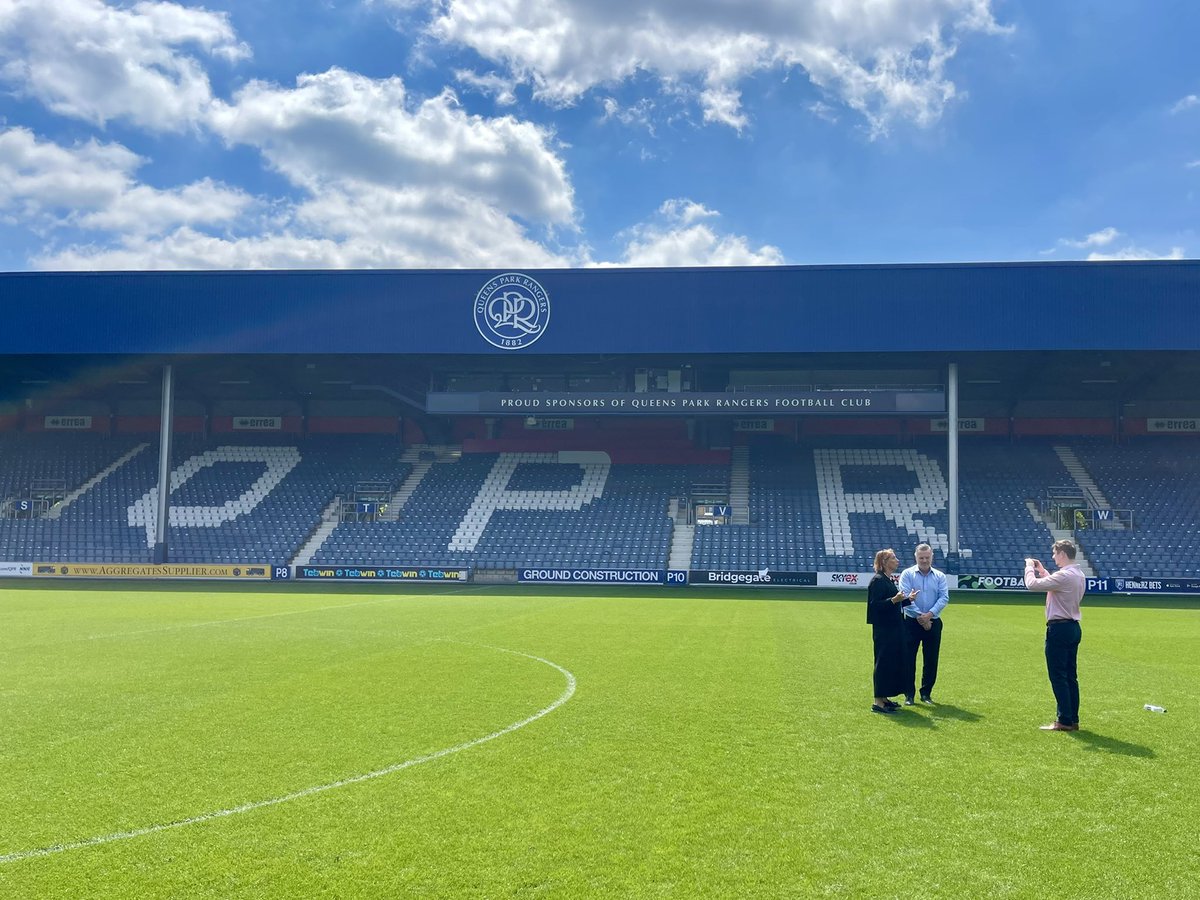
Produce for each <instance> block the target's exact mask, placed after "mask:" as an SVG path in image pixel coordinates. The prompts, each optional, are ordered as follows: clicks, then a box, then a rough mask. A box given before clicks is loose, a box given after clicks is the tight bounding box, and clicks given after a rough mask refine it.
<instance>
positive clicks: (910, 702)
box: [904, 694, 913, 706]
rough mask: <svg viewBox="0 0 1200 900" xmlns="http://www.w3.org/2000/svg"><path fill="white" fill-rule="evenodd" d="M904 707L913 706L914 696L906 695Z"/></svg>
mask: <svg viewBox="0 0 1200 900" xmlns="http://www.w3.org/2000/svg"><path fill="white" fill-rule="evenodd" d="M904 705H905V706H912V705H913V698H912V694H905V695H904Z"/></svg>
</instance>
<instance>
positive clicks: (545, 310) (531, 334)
mask: <svg viewBox="0 0 1200 900" xmlns="http://www.w3.org/2000/svg"><path fill="white" fill-rule="evenodd" d="M474 311H475V327H476V328H477V329H479V334H480V335H481V336H482V337H483V339H484V340H485V341H487V342H488V343H489V344H491V345H492V346H493V347H499V348H500V349H501V350H521V349H523V348H525V347H528V346H529V345H530V344H532V343H533V342H534V341H536V340H537V339H538V338H540V337H541V336H542V335H543V334H544V333H545V331H546V325H547V324H548V323H549V322H550V297H549V296H548V295H547V294H546V289H545V288H543V287H542V286H541V285H540V284H538V283H537V281H535V280H534V279H532V278H530V277H529V276H528V275H522V274H521V273H520V272H505V273H504V274H503V275H497V276H496V277H495V278H493V279H492V280H491V281H489V282H488V283H487V284H485V285H484V286H483V287H482V288H480V289H479V293H478V294H476V295H475V305H474Z"/></svg>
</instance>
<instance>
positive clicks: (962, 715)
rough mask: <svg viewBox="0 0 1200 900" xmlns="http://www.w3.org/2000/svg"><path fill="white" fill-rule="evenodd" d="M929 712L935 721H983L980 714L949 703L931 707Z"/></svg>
mask: <svg viewBox="0 0 1200 900" xmlns="http://www.w3.org/2000/svg"><path fill="white" fill-rule="evenodd" d="M929 710H930V712H931V713H932V715H933V718H935V719H957V720H958V721H960V722H978V721H980V720H981V719H983V716H981V715H980V714H979V713H975V712H971V711H970V710H969V709H963V708H962V707H959V706H952V705H950V704H948V703H938V704H937V705H936V706H931V707H930V708H929Z"/></svg>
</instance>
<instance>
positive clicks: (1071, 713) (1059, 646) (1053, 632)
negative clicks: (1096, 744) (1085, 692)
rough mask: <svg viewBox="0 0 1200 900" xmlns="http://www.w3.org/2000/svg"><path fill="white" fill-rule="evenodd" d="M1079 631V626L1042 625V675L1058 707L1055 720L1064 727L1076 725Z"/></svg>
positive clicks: (1057, 623)
mask: <svg viewBox="0 0 1200 900" xmlns="http://www.w3.org/2000/svg"><path fill="white" fill-rule="evenodd" d="M1081 640H1083V630H1082V629H1081V628H1080V627H1079V623H1078V622H1076V621H1074V620H1072V621H1068V622H1047V623H1046V673H1047V674H1048V675H1049V676H1050V688H1051V690H1053V691H1054V701H1055V703H1057V704H1058V721H1059V722H1061V723H1062V724H1064V725H1078V724H1079V672H1078V667H1077V660H1078V658H1079V642H1080V641H1081Z"/></svg>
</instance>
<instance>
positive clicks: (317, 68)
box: [0, 0, 1200, 270]
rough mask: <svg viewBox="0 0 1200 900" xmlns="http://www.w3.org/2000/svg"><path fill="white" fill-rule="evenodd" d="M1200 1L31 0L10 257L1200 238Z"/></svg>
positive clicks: (3, 169) (915, 255) (4, 107)
mask: <svg viewBox="0 0 1200 900" xmlns="http://www.w3.org/2000/svg"><path fill="white" fill-rule="evenodd" d="M1198 34H1200V5H1197V4H1194V3H1187V2H1172V0H1164V2H1160V3H1154V4H1130V3H1128V2H1123V0H1122V2H1110V0H1096V2H1092V3H1088V4H1073V3H1047V2H1044V0H893V2H888V0H810V2H800V0H736V2H735V0H636V2H635V0H605V2H603V3H601V2H595V0H426V2H419V0H325V2H311V3H297V2H289V3H281V2H274V0H257V2H245V0H243V2H239V3H235V2H210V3H206V4H204V5H193V4H189V3H167V2H158V0H142V2H136V3H118V2H109V3H104V2H101V0H0V270H36V269H51V270H55V269H149V268H162V269H196V268H295V267H304V268H341V267H351V268H372V267H389V268H407V267H463V266H467V267H484V268H495V267H553V266H603V265H651V266H663V265H759V264H781V263H786V264H837V263H872V262H879V263H890V262H944V261H978V260H1043V259H1046V260H1063V259H1114V258H1115V259H1121V258H1125V259H1152V258H1179V257H1196V256H1198V255H1200V226H1198V223H1197V209H1198V206H1197V191H1198V189H1200V62H1198V61H1197V60H1198V59H1200V54H1198V53H1197V51H1196V49H1195V37H1196V35H1198Z"/></svg>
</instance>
